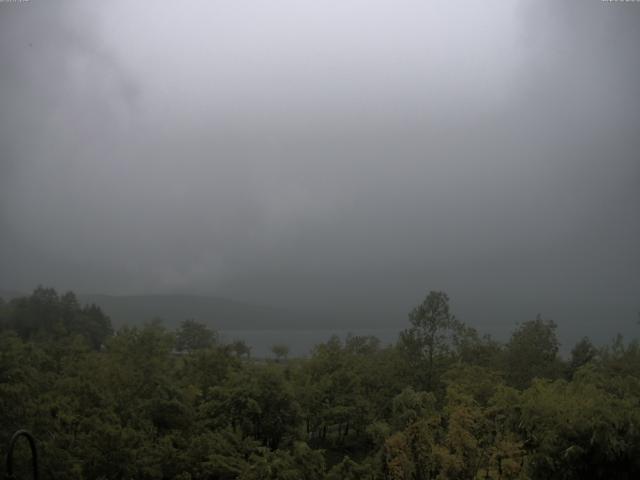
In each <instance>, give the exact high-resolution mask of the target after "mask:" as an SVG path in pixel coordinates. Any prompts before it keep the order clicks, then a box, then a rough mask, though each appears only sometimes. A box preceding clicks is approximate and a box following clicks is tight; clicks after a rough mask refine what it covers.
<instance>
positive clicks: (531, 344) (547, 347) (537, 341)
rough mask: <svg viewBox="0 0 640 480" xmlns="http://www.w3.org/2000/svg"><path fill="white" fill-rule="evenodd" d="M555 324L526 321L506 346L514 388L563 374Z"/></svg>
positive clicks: (508, 367)
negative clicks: (538, 379) (534, 380)
mask: <svg viewBox="0 0 640 480" xmlns="http://www.w3.org/2000/svg"><path fill="white" fill-rule="evenodd" d="M559 347H560V345H559V343H558V339H557V337H556V324H555V323H554V322H553V321H552V320H542V318H540V316H538V318H536V319H535V320H531V321H528V322H524V323H523V324H522V325H520V327H519V328H518V329H517V330H516V331H515V332H514V333H513V335H512V336H511V340H509V343H508V344H507V346H506V356H505V360H506V369H507V379H508V381H509V383H510V384H511V385H514V386H516V387H519V388H524V387H527V386H528V385H529V384H530V383H531V380H533V379H534V378H556V377H558V376H559V375H560V373H561V370H562V368H561V365H560V361H559V358H558V350H559Z"/></svg>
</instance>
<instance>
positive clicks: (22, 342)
mask: <svg viewBox="0 0 640 480" xmlns="http://www.w3.org/2000/svg"><path fill="white" fill-rule="evenodd" d="M0 328H1V331H0V441H1V442H2V443H1V445H2V446H3V447H2V448H3V453H4V446H5V445H6V444H7V442H8V439H9V437H10V436H11V434H12V433H13V432H14V431H16V430H17V429H19V428H27V429H29V430H30V431H31V432H32V433H33V435H34V436H35V437H36V439H37V442H38V448H39V450H40V464H41V476H42V477H44V478H53V479H80V478H86V479H124V478H138V479H170V478H171V479H183V480H186V479H220V480H222V479H239V480H270V479H274V480H275V479H279V480H280V479H281V480H324V479H326V480H355V479H371V480H373V479H385V480H410V479H411V480H428V479H442V480H444V479H503V480H507V479H585V478H601V479H631V478H640V344H639V343H638V342H637V341H636V340H633V341H630V342H625V341H624V340H623V339H622V338H621V337H617V338H615V339H614V340H613V341H612V342H611V343H610V344H609V345H608V346H595V345H593V344H592V343H591V342H590V341H589V340H588V339H586V338H585V339H584V340H582V341H580V342H579V343H578V344H576V345H575V346H574V347H573V349H572V350H571V354H570V356H568V357H567V358H562V357H561V356H560V355H559V342H558V340H557V337H556V332H555V330H556V325H555V324H554V323H553V322H552V321H550V320H545V319H543V318H540V317H538V318H536V319H532V320H530V321H527V322H524V323H521V324H519V325H517V326H516V327H515V330H514V332H513V333H512V335H511V337H510V339H509V340H508V341H507V342H506V343H500V342H497V341H495V340H493V339H492V338H490V337H487V336H482V335H481V334H479V333H478V332H476V331H475V330H474V329H472V328H470V327H469V326H467V325H465V324H464V323H463V322H461V321H459V320H458V319H456V318H455V316H454V315H453V314H452V312H451V310H450V305H449V298H448V297H447V295H446V294H444V293H442V292H430V293H429V294H428V295H427V296H426V298H425V299H424V300H423V301H422V302H421V303H420V304H419V305H418V306H416V307H415V308H414V309H413V310H412V311H411V313H410V314H409V318H408V323H407V326H406V329H405V330H404V331H402V332H400V334H399V337H398V340H397V342H396V343H395V344H394V345H382V344H381V342H380V341H379V340H377V339H376V338H374V337H361V336H348V337H347V338H345V339H340V338H337V337H333V338H330V339H328V341H327V342H326V343H323V344H320V345H318V346H317V347H316V348H315V349H314V351H313V352H312V354H311V355H310V356H309V357H307V358H287V346H286V339H283V343H282V345H275V346H274V348H273V352H274V355H273V358H271V359H257V358H252V357H251V350H250V348H249V347H248V346H247V345H246V344H244V343H243V342H242V341H235V342H232V343H230V344H225V343H223V342H221V341H220V339H219V336H218V335H217V333H216V332H215V331H214V330H212V329H210V328H208V327H207V326H205V325H204V324H202V323H199V322H198V321H195V320H185V321H184V322H182V324H181V325H180V326H179V328H177V329H175V330H171V329H168V328H166V327H165V326H163V325H162V324H161V323H160V322H148V323H147V324H145V325H144V326H139V327H122V328H120V329H119V330H118V331H115V332H114V331H113V329H112V326H111V323H110V320H109V318H108V317H107V316H106V315H105V314H104V313H103V312H102V311H101V310H100V309H99V308H98V307H95V306H82V305H80V303H79V302H78V300H77V298H76V296H75V295H74V294H73V293H66V294H64V295H59V294H57V293H56V292H55V291H54V290H53V289H47V288H38V289H36V290H35V291H34V292H33V294H31V295H30V296H28V297H22V298H15V299H12V300H10V301H4V302H3V301H0ZM18 454H20V455H23V456H24V457H25V458H23V460H24V461H25V462H26V459H27V453H26V448H25V450H24V451H22V450H19V451H18ZM24 468H25V469H26V468H27V467H24Z"/></svg>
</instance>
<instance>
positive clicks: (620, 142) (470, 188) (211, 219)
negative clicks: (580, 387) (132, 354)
mask: <svg viewBox="0 0 640 480" xmlns="http://www.w3.org/2000/svg"><path fill="white" fill-rule="evenodd" d="M639 45H640V4H632V3H631V4H630V3H606V2H599V1H595V0H594V1H584V0H582V1H577V0H575V1H567V2H552V1H533V0H521V1H519V2H502V1H497V0H491V1H486V2H423V1H408V0H402V1H365V0H357V1H356V0H354V1H347V2H345V1H343V0H341V1H338V0H333V1H323V2H318V1H312V0H305V1H299V0H297V1H293V0H286V1H285V0H282V1H276V2H274V1H266V0H264V1H256V2H242V1H215V2H211V1H184V2H175V1H174V2H169V1H154V2H126V1H124V0H121V1H113V2H98V1H83V2H80V1H58V2H38V1H35V0H34V1H31V2H27V3H2V4H0V232H2V233H1V234H0V266H1V267H0V288H4V289H11V290H16V289H20V290H28V289H30V288H32V287H33V286H34V285H36V284H38V283H44V284H50V285H54V286H56V287H58V288H60V289H67V288H71V289H74V290H77V291H82V292H105V293H140V292H199V293H215V294H218V295H226V296H230V297H233V298H238V299H242V300H245V301H253V302H259V303H265V304H271V305H282V306H287V307H289V308H297V309H318V308H322V309H327V310H335V311H341V312H354V313H353V314H354V315H356V314H357V315H360V316H369V317H370V318H371V322H372V324H379V325H383V324H384V325H390V326H393V325H396V324H401V323H402V322H404V321H405V315H406V312H407V310H408V309H409V308H410V307H411V306H412V305H414V304H415V303H416V302H418V301H419V300H420V299H421V297H422V296H423V295H424V293H425V291H426V290H428V289H443V290H446V291H448V292H449V293H450V295H451V297H452V300H453V307H454V310H455V311H456V312H457V313H458V314H459V316H460V317H461V318H462V319H464V320H466V321H469V322H471V323H472V324H475V325H476V326H478V327H480V328H481V329H487V330H490V331H493V332H500V331H501V330H502V329H504V328H506V327H507V326H508V327H510V326H511V325H513V323H514V322H516V321H522V320H526V319H529V318H531V317H532V316H534V315H535V314H536V313H538V312H541V313H543V314H545V315H547V316H549V317H551V318H554V319H555V320H556V321H558V322H559V323H560V324H561V327H562V328H563V329H564V330H563V331H564V332H565V333H564V334H565V336H567V338H568V337H569V336H570V334H571V332H574V331H575V332H578V333H587V334H590V335H593V336H594V337H596V340H602V339H606V338H609V337H610V336H611V335H613V334H614V333H615V332H617V331H622V332H624V333H627V334H637V329H638V328H640V327H637V326H636V325H634V321H635V319H636V312H637V311H639V310H640V247H639V245H640V241H639V240H640V238H639V237H640V188H639V186H640V148H639V147H640V75H639V74H640V55H638V46H639ZM356 312H357V313H356ZM576 334H577V333H576Z"/></svg>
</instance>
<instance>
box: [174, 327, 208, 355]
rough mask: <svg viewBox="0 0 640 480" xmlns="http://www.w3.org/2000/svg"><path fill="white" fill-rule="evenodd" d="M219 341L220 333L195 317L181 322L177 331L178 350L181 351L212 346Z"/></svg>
mask: <svg viewBox="0 0 640 480" xmlns="http://www.w3.org/2000/svg"><path fill="white" fill-rule="evenodd" d="M217 342H218V334H217V332H216V331H214V330H212V329H210V328H209V327H207V326H206V325H205V324H204V323H201V322H197V321H195V320H193V319H187V320H183V321H182V322H180V326H179V327H178V329H177V331H176V350H178V351H180V352H192V351H194V350H203V349H205V348H211V347H213V346H214V345H215V344H216V343H217Z"/></svg>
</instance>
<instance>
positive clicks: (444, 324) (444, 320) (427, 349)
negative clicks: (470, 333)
mask: <svg viewBox="0 0 640 480" xmlns="http://www.w3.org/2000/svg"><path fill="white" fill-rule="evenodd" d="M409 321H410V322H411V327H409V328H408V329H407V330H405V331H404V332H402V333H401V334H400V345H401V347H402V348H403V349H404V350H405V351H406V353H407V354H408V355H409V361H410V363H412V367H413V368H414V369H415V370H416V371H417V372H418V375H419V377H418V380H419V381H420V382H422V383H423V385H421V386H423V387H425V388H426V389H427V390H432V389H433V388H434V387H435V384H436V383H437V379H438V377H439V374H440V373H441V371H442V369H443V367H444V366H445V364H446V360H447V357H449V356H450V355H451V352H452V346H453V344H454V342H455V337H456V335H457V334H458V333H460V331H461V329H462V325H461V323H460V322H458V321H457V320H456V318H455V317H454V316H453V315H452V314H451V311H450V309H449V296H448V295H447V294H446V293H444V292H436V291H431V292H429V294H428V295H427V296H426V297H425V299H424V300H423V301H422V303H421V304H420V305H418V306H417V307H415V308H414V309H413V310H412V311H411V313H410V314H409Z"/></svg>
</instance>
